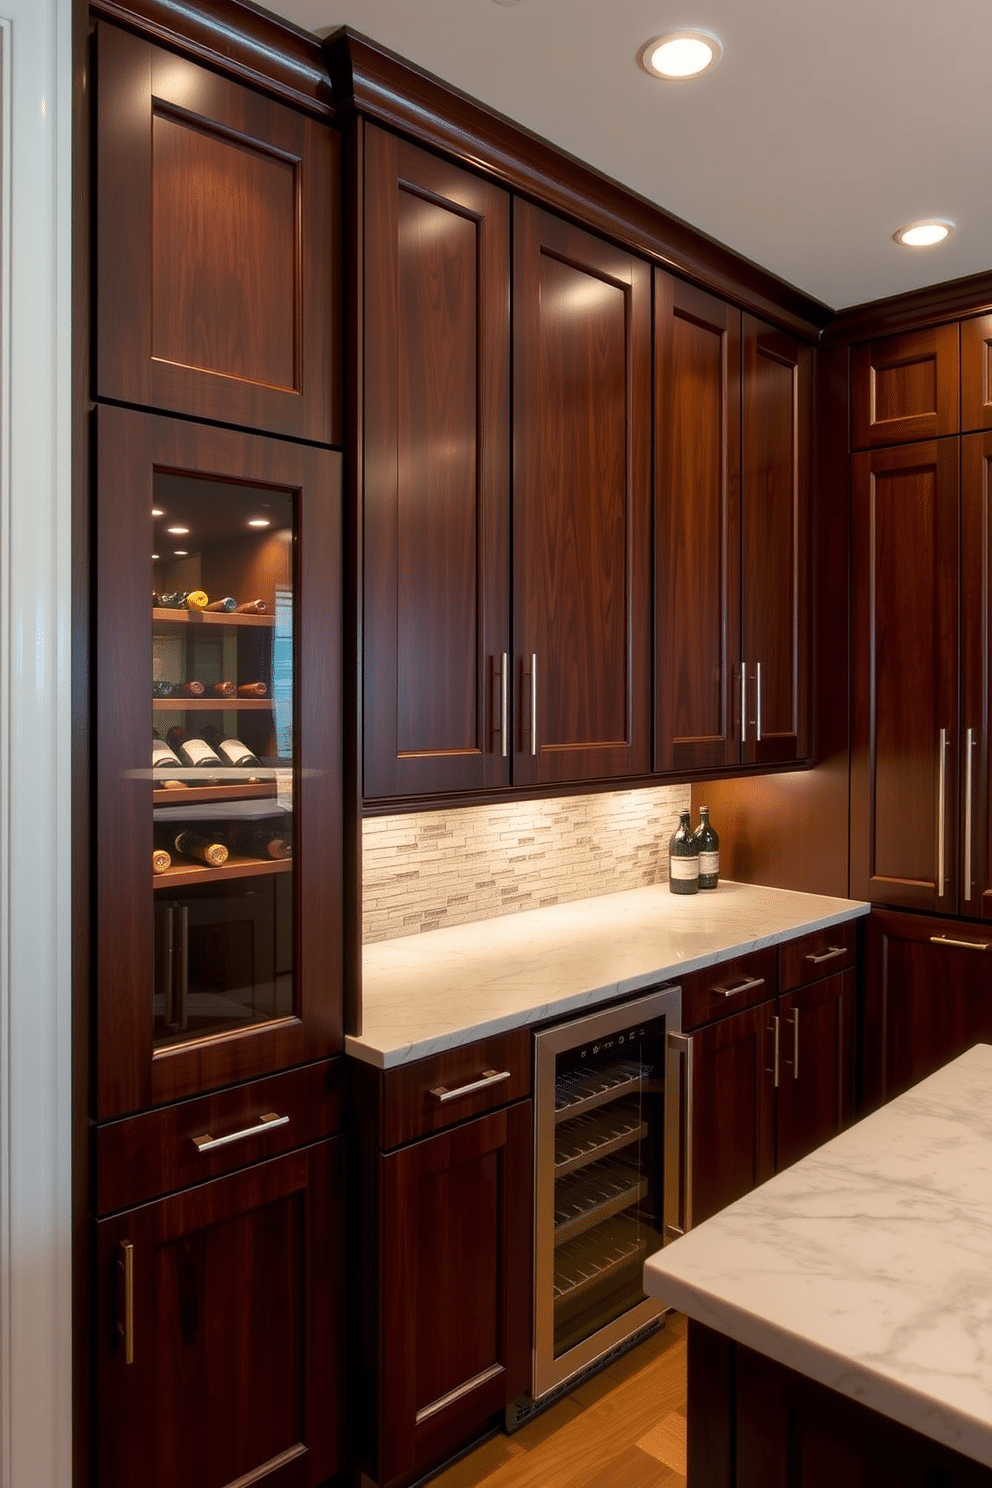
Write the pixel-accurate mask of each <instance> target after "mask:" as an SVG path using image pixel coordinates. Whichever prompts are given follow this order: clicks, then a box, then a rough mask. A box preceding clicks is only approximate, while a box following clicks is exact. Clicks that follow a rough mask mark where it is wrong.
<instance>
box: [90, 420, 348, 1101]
mask: <svg viewBox="0 0 992 1488" xmlns="http://www.w3.org/2000/svg"><path fill="white" fill-rule="evenodd" d="M96 443H97V465H98V505H97V542H96V567H97V648H96V688H95V696H96V699H97V708H96V738H97V796H98V827H97V834H96V836H97V842H96V855H97V896H98V906H97V908H98V913H97V922H98V932H97V947H96V951H97V966H98V978H97V988H98V991H97V999H98V1021H99V1024H100V1029H99V1040H98V1058H97V1080H96V1105H97V1115H98V1117H99V1118H102V1117H105V1116H112V1115H120V1114H124V1113H126V1112H128V1111H134V1110H139V1109H142V1108H143V1107H146V1106H149V1105H157V1104H160V1103H162V1102H163V1101H167V1100H170V1099H174V1098H177V1097H180V1096H186V1095H190V1094H194V1093H196V1092H197V1091H199V1090H206V1089H212V1088H217V1087H219V1086H221V1085H224V1084H228V1083H230V1082H231V1081H233V1080H237V1079H247V1078H251V1077H253V1076H256V1075H260V1074H263V1073H265V1072H267V1071H271V1070H275V1069H280V1068H285V1067H287V1066H289V1065H292V1064H296V1063H299V1062H300V1061H302V1060H305V1059H311V1058H317V1057H321V1056H324V1055H327V1054H331V1053H334V1052H336V1051H337V1050H338V1049H339V1048H340V1042H341V1029H340V1004H341V958H342V945H341V935H342V929H341V908H340V905H341V884H340V872H341V869H340V863H341V831H342V829H341V804H340V802H341V792H340V785H339V782H340V776H341V717H340V702H339V698H340V676H339V668H340V662H339V652H340V644H339V636H340V625H341V585H340V532H341V510H340V456H339V455H337V454H336V453H334V452H332V451H327V450H321V449H315V448H310V447H302V446H296V445H291V444H288V443H284V442H276V441H272V440H265V439H260V438H257V437H254V436H251V435H245V434H235V433H233V432H228V431H224V430H218V429H211V428H206V427H199V426H195V425H191V424H185V423H182V422H180V421H176V420H170V419H165V418H158V417H153V416H147V415H142V414H138V413H132V412H130V411H125V410H122V409H117V408H109V407H101V408H100V409H99V410H98V412H97V415H96ZM149 714H150V718H149ZM149 725H150V727H151V735H152V752H151V754H149V748H148V736H149Z"/></svg>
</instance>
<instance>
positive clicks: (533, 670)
mask: <svg viewBox="0 0 992 1488" xmlns="http://www.w3.org/2000/svg"><path fill="white" fill-rule="evenodd" d="M530 752H531V754H536V753H537V652H536V651H532V652H531V658H530Z"/></svg>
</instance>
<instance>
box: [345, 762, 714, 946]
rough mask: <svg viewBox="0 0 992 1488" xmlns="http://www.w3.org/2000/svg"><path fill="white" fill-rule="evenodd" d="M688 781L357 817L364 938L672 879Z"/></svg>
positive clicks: (686, 807)
mask: <svg viewBox="0 0 992 1488" xmlns="http://www.w3.org/2000/svg"><path fill="white" fill-rule="evenodd" d="M689 795H690V788H689V786H688V785H662V786H651V787H648V788H647V789H643V790H633V791H614V792H610V793H607V794H604V795H586V796H559V797H557V798H556V799H554V800H551V801H524V802H508V803H506V804H502V803H501V804H498V805H481V806H467V807H461V808H459V809H457V810H453V811H430V812H415V813H407V814H404V815H402V816H378V817H367V818H366V820H365V822H364V823H363V905H364V908H363V920H364V924H363V932H364V939H365V941H366V943H368V942H369V941H374V940H392V939H395V938H397V937H399V936H401V935H416V934H418V933H419V932H420V931H422V930H437V929H440V927H441V926H443V925H462V924H466V923H467V922H469V921H471V920H485V919H490V918H492V917H494V916H496V915H504V914H517V913H518V912H519V911H520V910H524V909H539V908H541V906H542V905H546V904H563V903H565V902H566V901H568V900H570V899H585V898H587V897H589V896H590V895H593V894H610V893H613V892H614V891H615V890H618V889H634V888H638V887H639V886H640V885H641V884H649V883H658V882H663V881H664V880H666V879H667V878H668V839H669V838H670V837H671V835H672V833H673V832H674V830H675V828H676V827H677V826H678V818H679V813H680V812H681V811H688V810H689Z"/></svg>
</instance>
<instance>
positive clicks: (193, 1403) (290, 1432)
mask: <svg viewBox="0 0 992 1488" xmlns="http://www.w3.org/2000/svg"><path fill="white" fill-rule="evenodd" d="M343 1149H344V1144H343V1142H342V1141H341V1139H335V1140H333V1141H329V1142H321V1143H318V1144H317V1145H316V1146H314V1147H311V1148H309V1149H305V1150H303V1151H301V1152H295V1153H291V1154H289V1155H287V1156H285V1157H281V1158H277V1159H275V1160H274V1161H273V1162H269V1163H262V1164H259V1165H258V1166H257V1167H254V1168H249V1169H248V1170H247V1171H245V1172H243V1173H239V1174H236V1175H234V1176H231V1177H228V1178H221V1179H217V1180H215V1181H214V1182H212V1183H207V1184H203V1185H201V1186H199V1187H198V1188H195V1189H191V1190H189V1191H187V1192H185V1193H181V1194H176V1195H174V1196H173V1197H172V1198H168V1199H162V1200H159V1201H158V1202H156V1203H154V1204H149V1205H146V1206H144V1207H143V1208H140V1209H133V1210H130V1211H127V1212H125V1213H123V1214H121V1215H118V1216H116V1217H115V1218H113V1219H106V1220H101V1221H100V1222H99V1223H98V1224H97V1225H96V1245H95V1253H96V1258H97V1259H96V1264H97V1288H96V1298H97V1304H96V1326H95V1329H94V1333H95V1339H94V1353H95V1359H96V1382H97V1383H96V1391H97V1428H96V1429H97V1440H96V1459H97V1480H98V1481H99V1482H100V1484H101V1488H133V1485H134V1484H136V1483H142V1484H147V1485H148V1488H175V1485H176V1484H177V1483H182V1484H185V1485H187V1488H222V1485H227V1484H232V1485H233V1484H235V1483H240V1482H243V1481H246V1480H247V1479H248V1478H249V1476H250V1480H251V1482H253V1483H255V1482H258V1483H265V1484H267V1485H268V1484H271V1485H272V1488H310V1485H313V1484H316V1483H319V1482H323V1481H324V1479H325V1478H326V1477H327V1476H328V1475H329V1474H331V1473H333V1472H336V1471H337V1470H338V1469H339V1468H340V1467H341V1466H342V1465H343V1421H342V1416H341V1409H340V1405H339V1400H340V1398H341V1392H342V1388H343V1365H344V1358H343V1351H344V1309H343V1302H342V1293H341V1289H340V1287H339V1286H338V1285H336V1284H335V1283H334V1282H333V1281H332V1278H335V1277H340V1276H341V1275H342V1274H343V1267H344V1248H343V1244H342V1240H341V1237H342V1236H343V1234H344V1224H343V1205H342V1199H343V1188H344V1168H343ZM126 1245H130V1246H131V1247H132V1250H131V1252H130V1258H131V1262H130V1263H131V1265H132V1267H133V1273H132V1274H133V1305H132V1310H131V1318H132V1320H133V1325H132V1329H131V1338H132V1348H133V1359H132V1362H130V1363H129V1362H128V1360H127V1332H128V1318H127V1295H126V1277H125V1274H124V1259H125V1249H124V1247H125V1246H126Z"/></svg>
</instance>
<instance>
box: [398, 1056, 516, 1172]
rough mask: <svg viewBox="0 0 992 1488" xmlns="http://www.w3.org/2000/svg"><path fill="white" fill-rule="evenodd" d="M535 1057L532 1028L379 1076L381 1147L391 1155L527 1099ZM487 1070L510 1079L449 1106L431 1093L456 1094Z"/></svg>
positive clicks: (459, 1099) (452, 1102)
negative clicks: (395, 1149) (406, 1144)
mask: <svg viewBox="0 0 992 1488" xmlns="http://www.w3.org/2000/svg"><path fill="white" fill-rule="evenodd" d="M531 1058H532V1056H531V1039H530V1029H529V1028H515V1029H513V1030H512V1031H511V1032H510V1033H498V1034H494V1035H493V1036H492V1037H491V1038H487V1039H477V1040H476V1041H475V1042H473V1043H471V1044H464V1045H463V1046H462V1047H461V1048H459V1049H447V1050H445V1052H444V1053H443V1054H435V1055H433V1056H432V1057H431V1058H429V1059H418V1060H416V1061H415V1062H414V1063H413V1064H400V1065H397V1066H396V1068H395V1069H389V1070H383V1071H378V1072H377V1074H378V1086H379V1093H378V1121H377V1140H378V1142H379V1145H380V1146H381V1148H382V1150H383V1151H389V1150H390V1149H391V1148H393V1147H398V1146H400V1145H401V1143H404V1142H412V1141H414V1140H415V1139H416V1138H418V1137H425V1136H428V1135H429V1134H430V1133H431V1132H436V1131H441V1130H442V1129H443V1128H444V1127H446V1126H454V1125H456V1124H457V1123H458V1122H460V1121H465V1120H467V1119H468V1118H469V1117H471V1116H479V1115H481V1114H482V1113H483V1112H485V1111H491V1110H493V1109H494V1108H495V1107H497V1106H505V1105H508V1104H509V1103H510V1102H511V1101H516V1100H520V1099H521V1098H522V1097H524V1096H527V1095H529V1094H530V1089H531ZM487 1070H495V1071H497V1072H498V1073H502V1072H503V1071H504V1070H505V1071H507V1072H508V1073H509V1076H510V1078H509V1079H508V1080H501V1081H499V1082H498V1083H497V1084H493V1085H488V1086H487V1087H486V1088H485V1089H483V1090H479V1091H476V1092H475V1093H474V1094H470V1095H466V1096H459V1097H458V1098H456V1099H451V1100H448V1101H440V1100H438V1099H437V1097H436V1096H434V1095H432V1093H431V1092H432V1091H434V1090H440V1089H445V1090H452V1091H453V1090H458V1089H460V1088H461V1087H462V1086H465V1085H470V1084H472V1083H473V1082H474V1081H476V1080H479V1079H482V1078H483V1076H484V1074H485V1072H486V1071H487Z"/></svg>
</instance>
